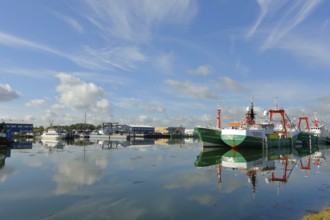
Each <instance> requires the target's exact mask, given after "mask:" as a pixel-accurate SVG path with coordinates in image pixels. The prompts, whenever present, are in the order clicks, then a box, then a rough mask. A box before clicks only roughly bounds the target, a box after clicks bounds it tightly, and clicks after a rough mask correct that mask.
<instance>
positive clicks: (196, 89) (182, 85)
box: [165, 79, 217, 99]
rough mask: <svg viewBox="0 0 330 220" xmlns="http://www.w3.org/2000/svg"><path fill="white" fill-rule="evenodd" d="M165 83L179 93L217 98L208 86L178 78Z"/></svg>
mask: <svg viewBox="0 0 330 220" xmlns="http://www.w3.org/2000/svg"><path fill="white" fill-rule="evenodd" d="M165 84H166V85H168V86H170V87H171V88H172V89H173V90H174V92H175V93H176V94H178V95H184V96H191V97H197V98H205V99H216V98H217V95H216V94H214V93H213V92H212V91H211V90H210V88H209V87H208V86H206V85H205V86H204V85H198V84H194V83H191V82H188V81H185V82H180V81H177V80H171V79H168V80H165Z"/></svg>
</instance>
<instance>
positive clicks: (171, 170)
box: [0, 140, 330, 220]
mask: <svg viewBox="0 0 330 220" xmlns="http://www.w3.org/2000/svg"><path fill="white" fill-rule="evenodd" d="M131 144H133V145H130V143H127V142H125V143H117V142H114V143H112V144H110V143H108V142H104V143H103V144H102V143H101V142H99V143H97V142H94V143H85V142H83V141H77V142H75V143H69V144H68V143H57V145H55V144H54V143H39V142H34V143H31V142H30V143H25V144H21V145H19V144H18V145H16V146H15V148H14V149H11V150H7V151H6V150H1V154H0V158H1V161H0V165H1V166H0V168H1V169H0V192H1V196H0V219H15V220H17V219H24V220H26V219H280V218H282V219H301V218H302V217H303V216H304V215H307V214H310V213H313V212H315V211H318V210H321V209H323V208H325V207H327V206H329V205H330V163H329V161H328V158H330V157H329V154H330V151H329V150H328V149H327V147H318V148H312V149H309V148H308V147H299V148H297V149H296V148H286V149H269V150H267V151H265V150H261V149H260V150H251V151H244V150H240V151H236V152H233V151H229V149H220V150H219V149H218V150H215V151H213V150H210V149H203V148H202V144H201V143H200V142H198V141H194V140H182V141H181V140H177V141H170V142H168V140H158V141H141V142H135V143H131ZM239 161H240V162H241V163H240V164H238V162H239ZM219 163H220V165H219ZM237 166H239V167H237ZM235 167H236V168H235ZM244 167H246V168H244ZM285 171H286V172H285Z"/></svg>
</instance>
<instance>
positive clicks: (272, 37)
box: [246, 0, 322, 50]
mask: <svg viewBox="0 0 330 220" xmlns="http://www.w3.org/2000/svg"><path fill="white" fill-rule="evenodd" d="M257 2H258V4H259V6H260V14H259V16H258V18H257V20H256V21H255V23H254V25H253V26H252V27H251V28H250V29H249V31H248V32H247V34H246V36H247V37H252V36H254V35H255V34H258V35H259V36H261V37H262V41H263V43H262V44H261V49H263V50H265V49H269V48H272V47H274V46H275V45H276V44H277V43H278V42H279V41H280V40H281V39H282V38H283V37H285V36H286V35H287V34H288V33H289V32H291V31H292V30H293V29H294V28H295V27H297V26H298V25H299V24H301V23H302V22H303V21H304V20H306V19H307V18H308V17H309V16H310V15H311V14H312V13H313V12H314V11H315V10H316V9H317V8H318V7H319V6H320V5H321V3H322V0H310V1H290V0H285V1H281V2H278V1H265V0H258V1H257ZM275 15H276V16H275Z"/></svg>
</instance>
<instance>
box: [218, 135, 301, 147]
mask: <svg viewBox="0 0 330 220" xmlns="http://www.w3.org/2000/svg"><path fill="white" fill-rule="evenodd" d="M221 139H222V141H223V142H224V143H225V144H227V145H228V146H230V147H235V148H261V147H267V148H271V147H288V146H293V145H294V144H295V142H296V140H297V136H294V137H288V138H269V137H267V138H265V139H263V138H258V137H251V136H246V135H221Z"/></svg>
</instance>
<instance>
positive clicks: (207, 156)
mask: <svg viewBox="0 0 330 220" xmlns="http://www.w3.org/2000/svg"><path fill="white" fill-rule="evenodd" d="M228 150H229V149H228V148H215V149H212V150H205V148H204V149H203V150H202V151H201V152H200V154H199V155H198V156H197V159H196V161H195V163H194V165H195V166H196V167H207V166H212V165H217V164H220V163H221V157H222V155H223V154H224V153H226V152H227V151H228Z"/></svg>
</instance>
